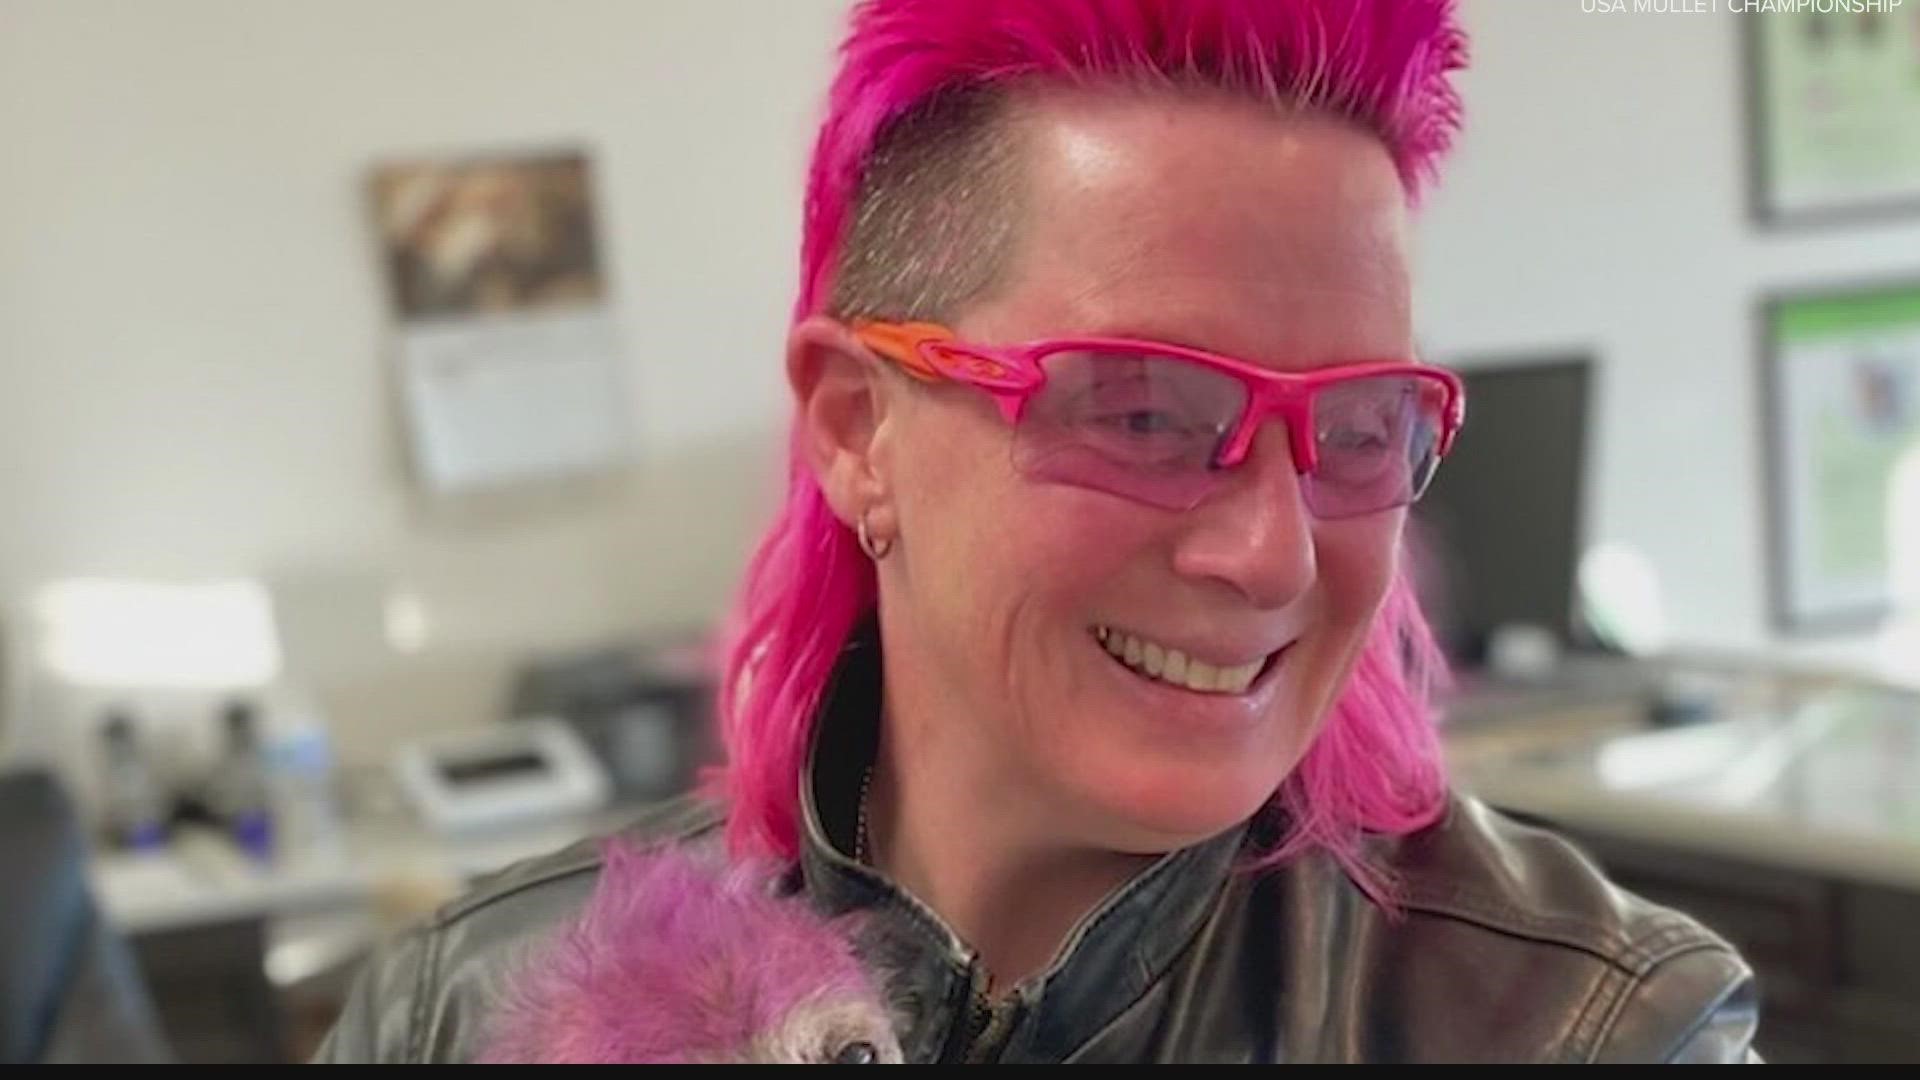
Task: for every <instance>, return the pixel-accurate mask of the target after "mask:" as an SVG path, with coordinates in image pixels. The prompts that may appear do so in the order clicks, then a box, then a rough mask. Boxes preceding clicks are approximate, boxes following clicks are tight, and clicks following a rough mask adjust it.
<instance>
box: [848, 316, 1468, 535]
mask: <svg viewBox="0 0 1920 1080" xmlns="http://www.w3.org/2000/svg"><path fill="white" fill-rule="evenodd" d="M852 329H853V332H854V335H855V336H856V337H857V338H859V340H860V341H861V343H862V344H864V345H866V346H867V347H868V348H869V349H872V350H873V351H874V352H875V353H876V354H878V355H880V356H882V357H885V358H886V359H888V360H890V361H892V362H894V363H895V364H897V365H899V366H900V367H901V368H903V369H904V370H905V371H906V372H907V373H908V374H909V375H912V376H914V377H915V378H918V379H922V380H925V381H930V382H931V381H951V382H957V383H964V384H966V385H968V386H973V387H976V388H978V389H980V390H982V391H985V392H986V393H988V394H989V395H991V396H992V397H993V399H994V402H995V403H996V404H997V405H998V406H999V408H1000V413H1001V415H1002V416H1004V417H1005V418H1006V420H1007V422H1008V423H1009V424H1010V425H1012V427H1013V432H1014V436H1013V462H1014V466H1015V468H1016V469H1017V470H1018V471H1019V472H1020V473H1021V474H1022V475H1025V476H1028V477H1030V478H1034V479H1039V480H1045V481H1052V482H1056V483H1063V484H1069V485H1073V486H1077V487H1084V488H1089V489H1092V490H1096V491H1103V492H1106V493H1108V494H1112V495H1118V496H1121V497H1123V498H1127V499H1133V500H1135V501H1138V502H1143V503H1147V504H1149V505H1152V506H1158V507H1162V508H1165V509H1169V510H1188V509H1192V508H1193V507H1194V506H1197V505H1199V503H1200V502H1201V501H1202V500H1203V499H1205V498H1206V497H1207V495H1208V494H1209V493H1210V492H1212V491H1213V490H1214V489H1215V488H1216V487H1217V486H1218V484H1219V482H1220V481H1221V479H1222V477H1223V474H1224V472H1225V470H1228V469H1231V468H1233V467H1234V466H1236V465H1239V464H1240V463H1241V462H1243V461H1244V460H1246V456H1247V452H1248V450H1249V449H1251V447H1252V445H1253V438H1254V435H1255V434H1257V433H1258V431H1259V429H1260V426H1261V425H1262V424H1264V423H1265V422H1266V421H1268V420H1269V419H1272V418H1274V417H1278V418H1279V419H1281V420H1282V421H1283V422H1284V423H1285V424H1286V428H1287V436H1288V446H1289V448H1290V449H1291V451H1292V454H1293V461H1294V467H1295V469H1296V471H1297V472H1298V473H1299V474H1300V476H1301V477H1302V482H1301V489H1302V493H1303V496H1304V498H1305V501H1306V504H1307V507H1308V509H1309V510H1311V511H1312V512H1313V514H1314V516H1316V517H1319V518H1323V519H1329V518H1343V517H1354V516H1358V515H1361V514H1370V513H1375V512H1378V511H1381V510H1388V509H1392V508H1394V507H1399V506H1406V505H1408V504H1410V503H1412V502H1414V501H1415V500H1416V499H1418V498H1419V497H1420V495H1421V493H1422V492H1424V491H1425V490H1426V487H1427V484H1428V482H1429V481H1431V480H1432V479H1433V473H1434V470H1435V469H1436V468H1437V467H1438V465H1439V463H1440V459H1441V458H1442V457H1445V456H1446V453H1447V451H1448V450H1450V449H1451V448H1452V446H1453V440H1454V438H1455V437H1456V436H1457V435H1458V433H1459V430H1460V426H1461V423H1462V422H1463V421H1464V419H1465V415H1466V398H1465V393H1464V391H1463V390H1462V388H1461V384H1460V379H1459V377H1458V376H1456V375H1454V374H1453V373H1452V372H1450V371H1445V370H1443V369H1440V368H1436V367H1430V366H1427V365H1424V364H1413V363H1361V364H1345V365H1340V366H1336V367H1327V368H1320V369H1317V370H1314V371H1307V372H1298V373H1296V372H1281V371H1274V370H1271V369H1269V368H1265V367H1261V366H1259V365H1257V364H1253V363H1249V362H1247V361H1245V360H1237V359H1234V358H1233V357H1229V356H1221V355H1218V354H1215V353H1209V352H1203V351H1200V350H1198V349H1189V348H1186V347H1183V346H1179V345H1169V344H1165V343H1162V342H1154V341H1136V340H1130V339H1124V338H1059V339H1049V340H1045V341H1036V342H1030V343H1027V344H1023V345H1009V346H987V345H978V344H971V343H966V342H961V341H957V340H955V338H954V335H953V332H952V331H951V330H949V329H947V328H946V327H944V326H940V325H938V324H936V323H924V322H914V323H889V322H869V321H858V322H855V323H854V324H853V327H852Z"/></svg>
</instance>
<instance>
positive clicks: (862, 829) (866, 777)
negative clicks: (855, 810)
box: [853, 762, 873, 866]
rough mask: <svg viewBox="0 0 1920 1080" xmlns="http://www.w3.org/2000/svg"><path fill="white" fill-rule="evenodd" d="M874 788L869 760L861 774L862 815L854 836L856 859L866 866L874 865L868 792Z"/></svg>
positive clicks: (854, 854) (871, 765) (854, 855)
mask: <svg viewBox="0 0 1920 1080" xmlns="http://www.w3.org/2000/svg"><path fill="white" fill-rule="evenodd" d="M872 788H873V764H872V763H871V762H869V763H868V764H867V771H866V772H864V773H861V774H860V816H859V824H858V826H857V827H856V829H855V831H854V836H853V858H854V861H855V862H858V863H861V864H863V865H866V866H872V865H873V835H872V833H871V832H869V831H868V827H867V793H868V791H870V790H871V789H872Z"/></svg>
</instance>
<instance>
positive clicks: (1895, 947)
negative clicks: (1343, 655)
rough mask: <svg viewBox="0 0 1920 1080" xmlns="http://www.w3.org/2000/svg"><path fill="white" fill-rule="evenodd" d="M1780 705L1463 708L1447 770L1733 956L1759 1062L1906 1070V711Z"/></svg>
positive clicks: (1909, 776)
mask: <svg viewBox="0 0 1920 1080" xmlns="http://www.w3.org/2000/svg"><path fill="white" fill-rule="evenodd" d="M1776 690H1777V688H1772V689H1767V690H1765V691H1764V692H1762V693H1758V694H1751V695H1744V696H1743V695H1738V694H1736V695H1733V696H1731V697H1730V698H1728V699H1726V700H1725V701H1724V702H1723V705H1722V707H1720V708H1717V709H1715V710H1713V711H1712V712H1711V713H1710V714H1709V715H1707V716H1706V717H1705V718H1704V719H1702V720H1700V721H1698V722H1695V723H1690V724H1685V725H1678V726H1672V727H1657V726H1653V725H1650V723H1649V721H1648V718H1647V717H1648V713H1647V710H1646V708H1645V704H1646V700H1645V698H1644V697H1641V696H1638V695H1632V694H1628V695H1615V696H1611V697H1609V696H1607V695H1587V696H1585V697H1580V696H1578V695H1576V696H1574V697H1572V698H1567V697H1562V698H1560V699H1558V700H1552V701H1547V700H1544V699H1536V700H1535V701H1534V702H1533V703H1532V704H1528V703H1527V702H1526V700H1525V699H1524V698H1509V699H1507V700H1506V701H1504V702H1499V703H1497V704H1496V705H1495V706H1494V707H1489V701H1490V700H1492V699H1491V698H1481V699H1478V700H1472V699H1470V700H1468V701H1466V702H1464V703H1463V704H1464V708H1463V710H1462V716H1461V717H1460V718H1459V719H1458V722H1456V723H1455V724H1453V725H1452V726H1451V727H1450V729H1449V731H1448V734H1447V737H1446V743H1447V751H1448V758H1449V762H1450V767H1451V768H1452V771H1453V775H1454V781H1455V783H1456V785H1458V786H1459V787H1460V788H1461V789H1463V790H1465V791H1469V792H1472V793H1473V794H1476V795H1478V796H1479V797H1481V798H1482V799H1484V800H1486V801H1487V802H1489V803H1491V804H1493V805H1495V806H1498V807H1500V808H1501V809H1503V810H1506V811H1508V812H1510V813H1513V814H1515V815H1516V816H1519V817H1522V818H1525V819H1529V820H1532V821H1535V822H1538V823H1541V824H1545V825H1548V826H1551V827H1553V828H1554V829H1556V830H1557V831H1559V832H1562V833H1564V834H1566V835H1567V836H1569V837H1570V838H1572V839H1573V840H1575V841H1576V842H1578V843H1580V844H1581V845H1582V846H1583V847H1585V848H1586V849H1587V851H1588V853H1589V854H1590V855H1592V856H1593V857H1594V858H1595V860H1596V861H1597V862H1599V863H1600V864H1601V865H1602V866H1604V867H1605V868H1606V869H1607V871H1608V872H1609V874H1610V875H1611V876H1612V877H1613V878H1614V880H1615V881H1617V882H1618V883H1620V884H1621V885H1622V886H1623V887H1625V888H1627V889H1630V890H1632V891H1634V892H1637V893H1639V894H1641V895H1643V896H1646V897H1647V898H1648V899H1651V900H1654V901H1656V902H1659V903H1664V904H1668V905H1670V906H1672V907H1675V908H1677V909H1679V910H1681V911H1685V912H1687V913H1688V914H1691V915H1693V916H1695V917H1697V918H1699V919H1700V920H1701V921H1703V922H1705V923H1706V924H1707V925H1709V926H1711V927H1712V928H1714V929H1715V930H1717V931H1719V932H1720V933H1721V934H1723V935H1724V936H1726V937H1727V938H1728V939H1729V940H1731V941H1732V942H1733V943H1734V944H1735V945H1736V946H1737V947H1739V948H1740V950H1741V952H1742V953H1743V954H1744V955H1745V956H1746V957H1747V959H1748V960H1749V961H1750V962H1752V963H1753V965H1754V968H1755V971H1756V973H1757V974H1758V976H1759V980H1760V987H1761V995H1762V1025H1761V1039H1760V1045H1761V1050H1762V1052H1763V1053H1765V1054H1767V1056H1768V1057H1769V1059H1770V1060H1775V1061H1781V1062H1788V1061H1803V1062H1860V1061H1885V1060H1912V1059H1914V1058H1915V1057H1920V935H1916V933H1915V931H1914V929H1913V928H1914V927H1916V926H1920V695H1916V694H1914V693H1911V692H1907V691H1900V690H1894V689H1889V688H1875V687H1868V686H1858V685H1855V686H1847V685H1832V686H1826V687H1822V688H1813V689H1806V688H1800V689H1794V690H1790V691H1789V692H1786V693H1779V692H1775V691H1776Z"/></svg>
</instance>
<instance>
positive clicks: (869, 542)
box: [854, 514, 893, 562]
mask: <svg viewBox="0 0 1920 1080" xmlns="http://www.w3.org/2000/svg"><path fill="white" fill-rule="evenodd" d="M854 532H855V533H856V534H857V535H858V536H859V537H860V550H861V551H864V552H866V553H867V558H869V559H872V560H873V561H874V562H879V561H880V560H881V559H884V558H886V557H887V552H889V551H892V550H893V541H892V540H887V541H885V542H884V543H879V544H876V543H874V542H873V534H872V533H869V532H868V531H867V515H865V514H861V515H860V524H859V526H858V527H857V528H855V529H854Z"/></svg>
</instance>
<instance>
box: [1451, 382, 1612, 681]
mask: <svg viewBox="0 0 1920 1080" xmlns="http://www.w3.org/2000/svg"><path fill="white" fill-rule="evenodd" d="M1591 368H1592V364H1591V363H1590V361H1589V359H1588V358H1586V357H1584V356H1553V357H1541V358H1539V359H1529V360H1525V361H1519V360H1512V361H1500V362H1496V363H1487V364H1481V363H1471V364H1462V365H1461V366H1460V373H1461V376H1462V378H1463V379H1464V381H1465V382H1466V386H1467V420H1466V426H1465V427H1464V428H1462V429H1461V432H1460V436H1459V438H1458V440H1457V441H1456V442H1455V443H1454V447H1453V452H1452V453H1451V454H1450V455H1448V457H1447V459H1446V461H1445V462H1443V463H1442V464H1441V466H1440V470H1439V472H1438V473H1437V474H1436V475H1435V477H1434V480H1433V483H1432V486H1431V487H1429V488H1428V490H1427V493H1426V495H1425V497H1424V498H1423V499H1422V500H1421V501H1420V503H1419V505H1418V506H1416V507H1415V508H1414V512H1413V533H1414V537H1415V544H1416V550H1415V564H1416V573H1417V575H1418V576H1419V578H1420V591H1421V593H1422V596H1423V599H1424V600H1425V603H1426V608H1427V612H1428V615H1429V618H1430V619H1431V621H1432V622H1433V626H1434V630H1435V632H1436V633H1437V634H1438V635H1439V638H1440V642H1441V645H1442V647H1443V648H1444V649H1445V650H1446V651H1447V653H1448V656H1449V658H1450V659H1451V660H1452V661H1453V662H1454V663H1455V664H1456V665H1459V666H1461V667H1464V668H1469V669H1472V668H1478V667H1482V666H1484V665H1485V664H1486V662H1487V659H1488V649H1489V645H1490V643H1491V642H1492V640H1493V638H1494V636H1495V634H1496V632H1498V631H1499V630H1501V629H1502V628H1503V627H1508V626H1531V627H1537V628H1540V629H1543V630H1546V631H1548V632H1549V633H1551V634H1552V635H1553V637H1554V638H1555V640H1556V641H1557V642H1558V644H1559V645H1560V646H1561V647H1562V648H1563V649H1564V648H1578V647H1580V646H1582V645H1585V644H1587V641H1586V637H1585V635H1584V633H1583V632H1582V630H1581V629H1580V628H1579V622H1578V615H1577V612H1576V608H1575V588H1576V583H1575V579H1576V575H1577V569H1578V568H1577V564H1578V562H1579V558H1580V550H1581V547H1582V535H1581V504H1582V500H1583V498H1584V494H1585V476H1586V472H1585V469H1586V458H1587V455H1586V445H1587V429H1588V408H1589V405H1588V402H1589V400H1590V394H1589V388H1590V384H1591Z"/></svg>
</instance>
